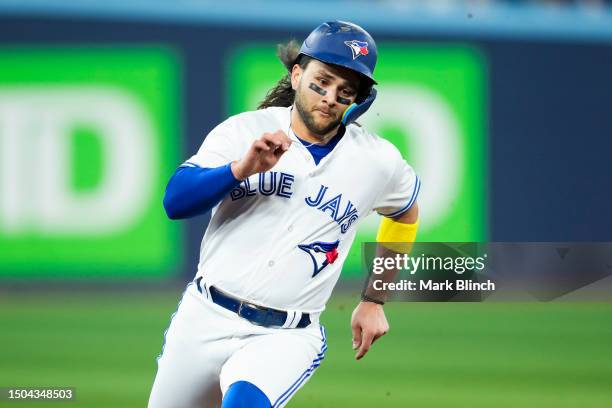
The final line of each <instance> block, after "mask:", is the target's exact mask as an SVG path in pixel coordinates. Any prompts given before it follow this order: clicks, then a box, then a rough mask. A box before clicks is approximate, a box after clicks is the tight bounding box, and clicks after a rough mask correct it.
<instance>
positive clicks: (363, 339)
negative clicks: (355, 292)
mask: <svg viewBox="0 0 612 408" xmlns="http://www.w3.org/2000/svg"><path fill="white" fill-rule="evenodd" d="M351 329H352V330H353V350H357V349H359V350H358V351H357V354H355V359H357V360H359V359H361V358H362V357H363V356H365V354H366V353H367V352H368V350H369V349H370V347H371V346H372V344H374V342H375V341H376V340H378V339H379V338H381V337H382V336H384V335H385V334H387V332H388V331H389V323H388V322H387V318H386V317H385V311H384V310H383V307H382V306H381V305H378V304H376V303H372V302H361V303H359V304H358V305H357V307H356V308H355V310H353V316H352V317H351Z"/></svg>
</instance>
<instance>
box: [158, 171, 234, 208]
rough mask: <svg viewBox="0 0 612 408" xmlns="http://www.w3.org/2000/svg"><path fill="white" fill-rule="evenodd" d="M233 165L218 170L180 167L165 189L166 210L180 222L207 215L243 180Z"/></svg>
mask: <svg viewBox="0 0 612 408" xmlns="http://www.w3.org/2000/svg"><path fill="white" fill-rule="evenodd" d="M230 165H231V163H228V164H226V165H224V166H220V167H215V168H202V167H179V168H178V169H177V170H176V171H175V172H174V174H173V175H172V177H171V178H170V181H169V182H168V185H167V186H166V193H165V195H164V209H165V210H166V214H167V215H168V218H170V219H172V220H178V219H183V218H190V217H195V216H196V215H200V214H204V213H205V212H207V211H209V210H210V209H211V208H213V207H214V206H215V205H217V203H219V201H221V200H222V199H223V198H224V197H225V196H226V195H227V194H228V193H229V192H230V191H231V190H232V189H233V188H234V187H236V186H237V185H238V184H240V180H237V179H236V178H235V177H234V173H232V170H231V168H230Z"/></svg>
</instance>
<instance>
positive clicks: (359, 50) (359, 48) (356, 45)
mask: <svg viewBox="0 0 612 408" xmlns="http://www.w3.org/2000/svg"><path fill="white" fill-rule="evenodd" d="M344 44H346V45H347V46H348V47H349V48H350V49H351V51H352V52H353V59H356V58H357V57H359V56H360V55H368V54H369V53H370V51H368V43H367V42H365V41H357V40H353V41H345V42H344Z"/></svg>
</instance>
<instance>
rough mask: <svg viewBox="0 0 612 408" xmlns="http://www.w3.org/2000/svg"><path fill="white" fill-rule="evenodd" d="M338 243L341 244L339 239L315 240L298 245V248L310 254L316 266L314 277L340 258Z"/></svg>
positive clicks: (314, 266)
mask: <svg viewBox="0 0 612 408" xmlns="http://www.w3.org/2000/svg"><path fill="white" fill-rule="evenodd" d="M338 244H340V241H339V240H337V241H335V242H321V241H315V242H312V243H310V244H300V245H298V248H300V249H301V250H302V251H304V252H306V253H307V254H308V255H310V259H311V260H312V264H313V268H314V269H313V272H312V277H313V278H314V277H315V276H317V274H318V273H319V272H321V271H322V270H323V269H324V268H325V267H326V266H327V265H329V264H332V263H334V261H335V260H336V259H337V258H338Z"/></svg>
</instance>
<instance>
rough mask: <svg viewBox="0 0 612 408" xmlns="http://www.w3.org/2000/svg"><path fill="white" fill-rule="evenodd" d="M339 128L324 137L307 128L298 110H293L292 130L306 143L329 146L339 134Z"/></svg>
mask: <svg viewBox="0 0 612 408" xmlns="http://www.w3.org/2000/svg"><path fill="white" fill-rule="evenodd" d="M339 127H340V126H337V127H335V128H334V129H332V130H331V131H329V132H328V133H326V134H324V135H321V134H317V133H313V132H311V131H310V129H308V127H306V125H305V124H304V121H303V120H302V117H301V116H300V114H299V112H298V111H297V109H295V108H293V109H291V129H292V130H293V132H294V133H295V134H296V135H297V136H298V137H299V138H300V139H302V140H304V141H306V142H310V143H316V144H327V142H329V141H330V140H331V139H332V138H333V137H334V136H335V135H336V134H337V133H338V128H339Z"/></svg>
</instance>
